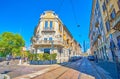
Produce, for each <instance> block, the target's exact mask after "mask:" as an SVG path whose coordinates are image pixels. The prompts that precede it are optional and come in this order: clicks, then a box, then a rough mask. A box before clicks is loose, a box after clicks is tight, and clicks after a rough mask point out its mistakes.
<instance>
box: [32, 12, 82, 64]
mask: <svg viewBox="0 0 120 79" xmlns="http://www.w3.org/2000/svg"><path fill="white" fill-rule="evenodd" d="M31 42H32V44H31V52H32V53H49V54H51V53H57V61H58V62H65V61H68V59H69V58H70V57H71V56H75V55H80V54H81V48H80V47H81V46H80V44H79V43H78V42H77V41H76V40H74V38H73V36H72V35H71V33H70V31H69V30H68V29H67V27H66V26H65V25H64V24H63V23H62V21H61V20H60V19H59V17H58V16H57V15H56V14H55V13H54V12H53V11H45V12H44V13H43V14H42V15H41V16H40V20H39V23H38V25H37V27H36V28H35V30H34V35H33V37H32V39H31Z"/></svg>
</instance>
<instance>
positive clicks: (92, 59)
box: [87, 55, 95, 61]
mask: <svg viewBox="0 0 120 79" xmlns="http://www.w3.org/2000/svg"><path fill="white" fill-rule="evenodd" d="M87 59H88V60H90V61H94V60H95V57H94V56H93V55H91V56H88V57H87Z"/></svg>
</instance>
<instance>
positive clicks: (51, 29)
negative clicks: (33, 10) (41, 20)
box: [42, 27, 55, 33]
mask: <svg viewBox="0 0 120 79" xmlns="http://www.w3.org/2000/svg"><path fill="white" fill-rule="evenodd" d="M42 32H48V33H49V32H55V30H54V28H49V27H48V28H44V29H43V30H42Z"/></svg>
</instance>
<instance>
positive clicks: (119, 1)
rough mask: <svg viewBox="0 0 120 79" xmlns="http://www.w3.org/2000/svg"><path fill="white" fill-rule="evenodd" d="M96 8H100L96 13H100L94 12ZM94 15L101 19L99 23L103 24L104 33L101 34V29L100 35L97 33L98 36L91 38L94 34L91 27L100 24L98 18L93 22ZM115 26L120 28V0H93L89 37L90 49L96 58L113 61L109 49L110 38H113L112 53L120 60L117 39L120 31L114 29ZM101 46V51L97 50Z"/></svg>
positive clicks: (119, 39)
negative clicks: (113, 46)
mask: <svg viewBox="0 0 120 79" xmlns="http://www.w3.org/2000/svg"><path fill="white" fill-rule="evenodd" d="M96 6H98V7H96ZM96 8H98V9H99V10H100V11H99V12H98V13H100V14H101V15H99V14H98V15H97V14H95V9H96ZM96 16H97V17H98V16H100V17H101V18H100V19H101V21H102V24H101V25H102V26H103V29H102V31H103V34H104V35H102V31H101V32H100V34H101V35H100V36H99V35H98V38H93V37H94V36H95V35H94V34H93V33H92V32H94V30H93V29H94V28H96V27H94V26H96V25H98V26H100V19H99V21H98V22H94V20H95V19H94V18H95V17H96ZM116 28H117V29H120V0H93V8H92V14H91V23H90V33H89V37H90V42H91V51H92V53H93V54H95V52H96V53H97V56H98V59H107V60H109V61H113V54H112V52H111V49H110V40H111V39H113V41H114V43H115V50H114V53H115V55H116V56H117V57H118V60H119V61H120V53H119V52H120V49H119V46H118V41H120V31H118V30H115V29H116ZM102 37H103V40H102ZM94 40H96V41H94ZM99 40H101V41H99ZM99 43H100V44H99ZM101 46H103V48H104V50H103V51H99V48H101ZM97 50H98V51H97Z"/></svg>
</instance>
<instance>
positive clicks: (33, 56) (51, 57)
mask: <svg viewBox="0 0 120 79" xmlns="http://www.w3.org/2000/svg"><path fill="white" fill-rule="evenodd" d="M56 57H57V54H56V53H53V54H48V53H39V54H32V53H31V54H29V56H28V58H29V60H42V61H44V60H56Z"/></svg>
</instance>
